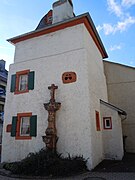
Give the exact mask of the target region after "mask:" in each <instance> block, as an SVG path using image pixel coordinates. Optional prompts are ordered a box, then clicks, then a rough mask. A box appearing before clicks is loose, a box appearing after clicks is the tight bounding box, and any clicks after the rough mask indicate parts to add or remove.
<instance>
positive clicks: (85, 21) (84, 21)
mask: <svg viewBox="0 0 135 180" xmlns="http://www.w3.org/2000/svg"><path fill="white" fill-rule="evenodd" d="M78 24H84V25H85V26H86V28H87V30H88V32H89V33H90V35H91V36H92V38H93V40H94V42H95V44H96V45H97V48H98V49H99V51H100V53H101V55H102V57H103V58H106V54H105V53H104V50H103V49H102V47H101V45H100V43H99V40H98V39H97V36H96V34H95V32H94V31H93V28H92V25H91V24H90V23H89V21H88V19H87V17H86V16H85V17H81V18H79V19H75V20H72V21H70V22H65V23H63V24H59V25H57V26H54V27H50V28H48V29H43V30H40V31H34V32H32V33H31V34H26V35H24V36H20V37H16V38H13V39H10V40H9V41H10V42H11V43H13V44H16V43H18V42H21V41H25V40H28V39H31V38H35V37H39V36H42V35H45V34H49V33H52V32H55V31H59V30H62V29H65V28H68V27H72V26H76V25H78Z"/></svg>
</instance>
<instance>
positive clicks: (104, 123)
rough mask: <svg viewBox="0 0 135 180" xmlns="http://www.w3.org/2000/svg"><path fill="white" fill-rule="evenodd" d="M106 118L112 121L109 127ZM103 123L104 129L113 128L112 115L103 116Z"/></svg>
mask: <svg viewBox="0 0 135 180" xmlns="http://www.w3.org/2000/svg"><path fill="white" fill-rule="evenodd" d="M106 120H109V121H110V127H109V128H107V127H106V122H105V121H106ZM103 125H104V129H105V130H110V129H112V118H111V117H103Z"/></svg>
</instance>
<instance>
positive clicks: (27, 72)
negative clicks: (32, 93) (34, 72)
mask: <svg viewBox="0 0 135 180" xmlns="http://www.w3.org/2000/svg"><path fill="white" fill-rule="evenodd" d="M29 72H30V70H29V69H28V70H23V71H19V72H16V87H15V92H14V94H22V93H27V92H29V90H28V87H27V89H26V90H25V91H19V78H20V76H21V75H25V74H29Z"/></svg>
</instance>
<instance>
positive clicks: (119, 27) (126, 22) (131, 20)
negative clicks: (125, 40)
mask: <svg viewBox="0 0 135 180" xmlns="http://www.w3.org/2000/svg"><path fill="white" fill-rule="evenodd" d="M132 24H135V17H131V16H129V17H128V18H126V19H125V20H124V21H121V22H118V23H117V26H116V28H115V31H120V32H123V31H125V30H126V29H127V28H128V27H129V26H130V25H132Z"/></svg>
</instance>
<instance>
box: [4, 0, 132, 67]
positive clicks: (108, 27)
mask: <svg viewBox="0 0 135 180" xmlns="http://www.w3.org/2000/svg"><path fill="white" fill-rule="evenodd" d="M55 1H56V0H0V59H4V60H5V61H6V69H7V70H8V69H9V65H10V64H12V63H13V62H14V51H15V47H14V45H12V44H10V43H9V42H7V39H9V38H12V37H15V36H18V35H21V34H24V33H27V32H30V31H33V30H34V29H35V28H36V27H37V25H38V23H39V21H40V20H41V18H42V17H43V16H44V15H45V14H46V13H47V12H48V11H49V10H50V9H51V8H52V4H53V3H54V2H55ZM73 4H74V12H75V15H76V16H77V15H80V14H83V13H86V12H89V14H90V16H91V18H92V20H93V22H94V24H95V26H96V28H97V30H98V32H99V35H100V38H101V40H102V42H103V44H104V46H105V49H106V51H107V53H108V56H109V58H108V59H106V60H108V61H112V62H116V63H120V64H124V65H128V66H133V67H135V0H85V1H84V0H73Z"/></svg>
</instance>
